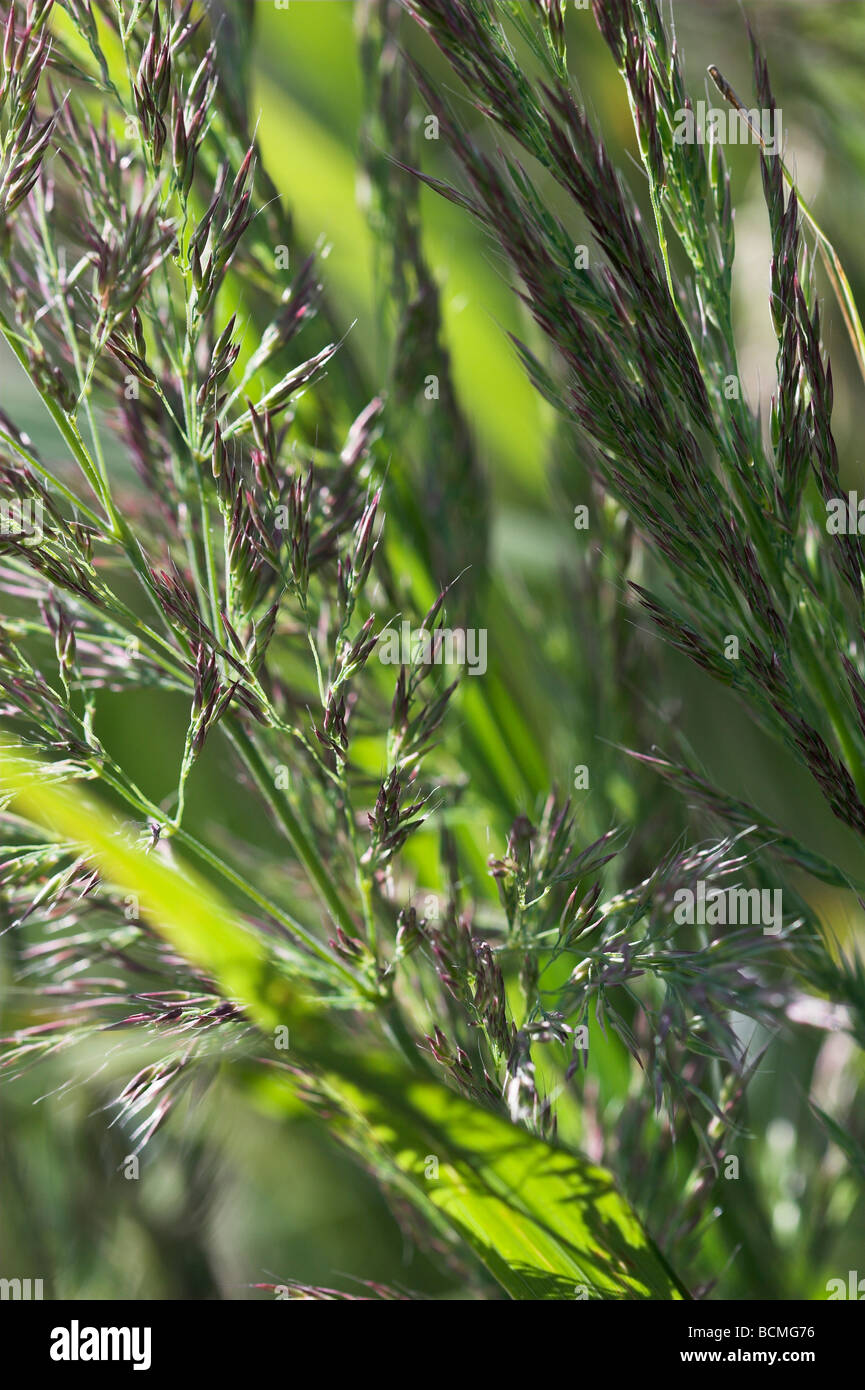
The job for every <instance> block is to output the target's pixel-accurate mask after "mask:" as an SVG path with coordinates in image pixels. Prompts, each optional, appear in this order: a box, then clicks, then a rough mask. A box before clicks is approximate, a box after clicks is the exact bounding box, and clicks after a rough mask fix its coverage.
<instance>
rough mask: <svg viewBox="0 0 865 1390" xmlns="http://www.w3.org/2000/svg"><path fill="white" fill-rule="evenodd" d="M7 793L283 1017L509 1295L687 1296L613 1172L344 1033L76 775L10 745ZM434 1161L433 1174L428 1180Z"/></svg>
mask: <svg viewBox="0 0 865 1390" xmlns="http://www.w3.org/2000/svg"><path fill="white" fill-rule="evenodd" d="M0 795H2V798H3V801H4V804H5V803H6V802H7V801H12V802H14V805H15V809H16V810H17V811H18V812H19V813H20V814H22V815H25V816H27V817H28V818H29V819H30V820H32V821H33V822H34V823H36V824H38V825H40V826H42V827H43V828H45V829H47V830H49V831H51V832H52V833H54V834H55V835H57V836H58V837H61V838H64V839H68V840H74V841H77V842H79V843H80V844H81V845H82V846H84V847H85V848H86V849H87V850H88V851H89V852H90V853H91V855H92V856H93V858H94V860H95V861H96V863H97V864H98V866H99V868H100V870H101V872H102V874H103V876H104V877H105V878H106V879H108V880H109V881H111V882H112V883H114V884H115V885H117V886H118V887H120V888H123V889H125V890H127V891H129V892H134V893H136V894H137V896H138V897H139V900H140V904H141V910H142V913H143V915H144V916H145V917H146V918H147V919H148V920H149V921H150V922H151V923H152V925H153V926H154V927H155V928H157V929H158V930H159V931H160V932H161V933H162V934H163V935H164V936H165V937H166V938H167V939H168V940H169V941H170V942H171V943H172V945H173V946H174V947H175V948H176V949H177V950H178V951H179V952H180V953H181V954H182V955H183V956H185V957H186V958H187V959H188V960H190V961H192V962H194V963H195V964H196V965H197V966H199V967H200V968H201V969H202V970H204V971H206V972H207V973H208V974H209V975H211V976H212V977H213V978H214V980H215V981H216V982H217V983H218V985H219V987H220V988H221V989H222V991H223V992H224V993H225V995H226V996H227V997H229V998H231V999H232V1000H234V1001H235V1002H238V1003H241V1004H242V1005H243V1007H244V1008H245V1009H246V1011H247V1012H248V1014H249V1016H250V1017H251V1018H252V1019H253V1020H254V1021H255V1022H256V1023H257V1024H258V1026H259V1027H260V1028H261V1030H262V1032H264V1033H272V1032H273V1030H274V1029H275V1028H276V1027H278V1026H281V1025H282V1026H288V1027H289V1029H290V1036H291V1050H292V1056H293V1057H296V1058H297V1059H298V1060H299V1061H300V1062H301V1064H303V1065H305V1066H307V1067H309V1068H310V1069H311V1070H312V1071H314V1072H315V1073H316V1074H317V1075H318V1076H319V1077H320V1078H321V1081H322V1085H323V1087H324V1088H325V1090H326V1091H327V1092H328V1093H329V1094H331V1095H332V1096H333V1097H334V1099H335V1100H336V1101H337V1102H338V1104H339V1107H340V1110H341V1112H342V1118H341V1119H340V1120H338V1121H337V1123H341V1124H343V1125H346V1124H347V1125H349V1127H351V1126H354V1127H355V1129H356V1131H357V1134H358V1135H359V1138H360V1142H361V1144H362V1145H366V1147H367V1148H369V1147H370V1146H372V1147H374V1148H375V1149H376V1150H377V1151H379V1152H380V1153H381V1154H382V1156H383V1157H384V1158H385V1159H386V1162H387V1164H388V1165H391V1166H392V1167H393V1168H394V1170H395V1171H396V1172H397V1173H398V1174H399V1175H400V1178H401V1182H402V1186H403V1188H404V1190H407V1191H408V1192H409V1193H410V1195H412V1197H413V1198H414V1200H415V1201H416V1202H417V1203H418V1205H419V1206H420V1207H421V1208H422V1209H423V1210H425V1212H426V1214H427V1216H428V1218H429V1219H431V1220H432V1221H433V1222H434V1223H435V1224H439V1225H440V1224H441V1223H442V1221H444V1222H445V1223H446V1224H447V1226H448V1227H450V1228H451V1230H452V1231H455V1232H456V1233H458V1234H459V1235H460V1236H461V1237H462V1238H463V1239H464V1240H465V1241H466V1242H467V1244H468V1245H469V1246H470V1247H471V1248H472V1249H473V1250H474V1251H475V1252H476V1254H477V1255H478V1256H479V1257H480V1259H481V1260H482V1261H483V1262H484V1264H485V1265H486V1266H487V1268H488V1269H489V1270H490V1272H491V1273H492V1274H493V1275H494V1276H495V1278H496V1279H497V1280H498V1281H499V1283H500V1284H501V1285H502V1287H503V1288H504V1289H505V1290H506V1291H507V1292H508V1293H509V1294H510V1296H511V1297H512V1298H515V1299H537V1298H542V1299H546V1298H575V1297H597V1298H614V1299H616V1298H617V1299H641V1298H656V1299H678V1298H682V1297H688V1295H687V1292H686V1291H685V1290H684V1289H683V1288H682V1286H681V1285H680V1284H679V1283H678V1281H677V1279H676V1278H675V1276H674V1275H673V1273H672V1272H671V1271H670V1269H669V1268H668V1266H667V1265H666V1263H665V1261H664V1260H663V1258H662V1256H661V1255H660V1254H659V1252H658V1251H657V1250H656V1248H655V1247H654V1245H653V1244H652V1242H651V1240H650V1238H649V1237H648V1235H647V1234H646V1232H645V1231H644V1230H643V1228H642V1226H641V1224H640V1222H639V1220H638V1218H637V1217H636V1215H635V1214H634V1212H633V1211H632V1210H631V1208H630V1207H629V1206H628V1204H627V1203H626V1202H625V1200H624V1199H623V1197H622V1196H621V1195H620V1194H619V1193H618V1192H617V1190H616V1188H615V1186H614V1183H613V1181H612V1178H611V1177H610V1175H609V1174H608V1173H607V1172H605V1171H604V1170H603V1169H601V1168H597V1167H595V1166H594V1165H593V1164H590V1163H588V1162H587V1161H586V1160H585V1159H583V1158H581V1157H579V1156H577V1155H576V1154H573V1153H571V1152H569V1151H568V1150H566V1149H564V1148H561V1147H555V1146H553V1145H550V1144H547V1143H545V1142H544V1141H542V1140H540V1139H537V1138H535V1137H533V1136H532V1135H530V1134H528V1133H526V1132H525V1131H524V1130H522V1129H520V1128H518V1127H517V1126H515V1125H512V1124H510V1123H509V1122H508V1121H507V1120H506V1119H504V1118H502V1117H501V1116H499V1115H496V1114H493V1113H491V1112H489V1111H487V1110H485V1109H482V1108H480V1107H479V1106H476V1105H474V1104H472V1103H471V1102H470V1101H467V1100H465V1099H463V1098H462V1097H461V1096H459V1095H456V1094H454V1093H452V1092H451V1091H449V1090H448V1089H447V1088H446V1087H445V1086H443V1085H441V1084H439V1083H438V1082H437V1081H436V1080H434V1079H428V1078H427V1076H426V1074H424V1073H423V1072H422V1071H420V1070H416V1069H414V1068H413V1067H412V1066H411V1065H409V1064H408V1063H406V1062H404V1061H403V1060H402V1059H401V1057H398V1056H392V1055H390V1054H382V1053H379V1052H376V1051H372V1050H371V1049H370V1050H369V1051H367V1052H362V1051H361V1050H360V1049H358V1048H357V1047H356V1046H351V1045H349V1044H348V1043H346V1041H345V1040H344V1039H343V1037H342V1036H341V1035H340V1034H339V1032H338V1030H337V1028H336V1027H334V1024H333V1021H332V1018H331V1017H329V1016H327V1015H326V1014H325V1013H324V1011H323V1010H322V1009H321V1007H320V1006H318V1005H317V1004H316V1002H315V1001H314V1000H311V999H309V998H303V997H302V996H301V995H300V993H299V992H298V990H297V987H296V985H294V984H293V983H292V982H290V981H289V980H288V979H286V978H285V976H284V975H283V973H282V971H281V969H280V966H279V964H278V962H277V961H276V960H275V959H274V958H273V957H272V956H271V955H270V953H269V951H268V949H267V946H266V943H265V942H264V941H263V940H262V939H260V938H259V937H258V936H256V935H255V934H254V933H253V932H252V931H251V930H248V929H247V928H246V927H245V926H243V925H242V924H241V923H240V922H238V921H237V919H236V918H235V916H234V914H233V913H232V911H231V909H230V907H229V906H228V905H227V904H226V903H224V902H223V900H222V899H221V898H220V897H219V896H218V895H217V894H216V893H215V892H214V891H213V889H212V888H211V887H210V886H209V885H208V884H206V883H205V882H204V881H203V880H201V879H199V878H197V877H196V876H195V875H193V874H192V873H191V872H190V871H189V870H188V869H187V868H184V869H183V870H182V871H181V870H180V868H178V867H176V866H175V865H174V863H173V862H172V861H170V860H168V859H165V858H160V857H159V855H158V854H157V853H147V852H146V850H145V849H143V848H140V847H138V846H136V845H134V844H132V843H131V842H130V841H129V839H128V838H127V837H126V835H125V833H124V832H123V830H122V829H121V828H120V827H119V825H118V824H116V823H115V822H114V821H113V819H112V818H111V817H110V816H109V815H107V814H106V812H105V811H104V810H102V809H100V808H99V807H98V806H97V805H96V804H95V803H94V802H93V801H92V800H91V799H90V798H89V797H87V796H86V794H85V793H84V791H83V789H82V788H81V787H79V786H78V785H76V784H71V783H66V784H64V785H57V784H56V783H54V782H52V781H50V780H48V779H46V777H45V768H44V767H43V766H41V765H40V764H38V763H36V762H35V761H33V760H31V759H30V758H26V757H22V756H21V755H20V753H19V752H18V750H17V749H13V748H12V746H11V745H10V744H9V743H8V742H6V743H4V742H2V741H0ZM291 1103H292V1104H293V1103H294V1101H293V1099H292V1101H291ZM431 1159H435V1160H437V1170H438V1172H437V1176H427V1174H428V1173H430V1171H431V1164H430V1160H431ZM435 1166H436V1165H433V1167H435Z"/></svg>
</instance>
